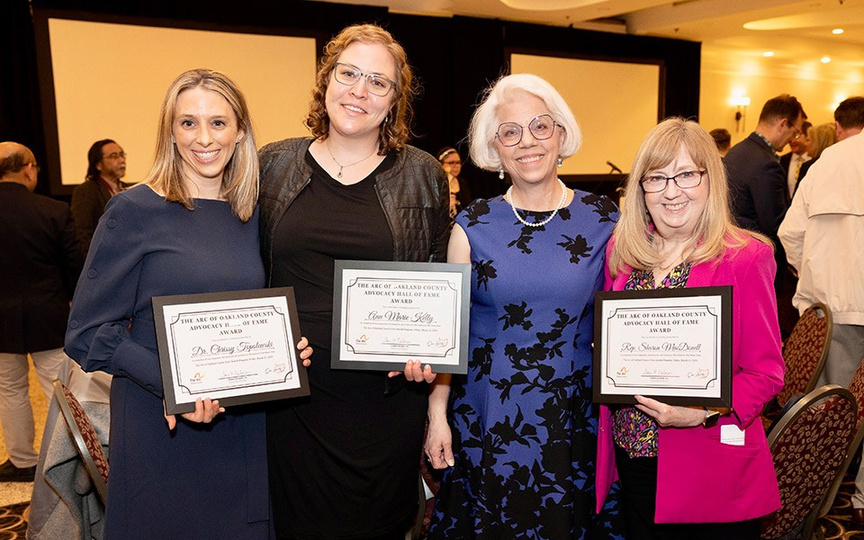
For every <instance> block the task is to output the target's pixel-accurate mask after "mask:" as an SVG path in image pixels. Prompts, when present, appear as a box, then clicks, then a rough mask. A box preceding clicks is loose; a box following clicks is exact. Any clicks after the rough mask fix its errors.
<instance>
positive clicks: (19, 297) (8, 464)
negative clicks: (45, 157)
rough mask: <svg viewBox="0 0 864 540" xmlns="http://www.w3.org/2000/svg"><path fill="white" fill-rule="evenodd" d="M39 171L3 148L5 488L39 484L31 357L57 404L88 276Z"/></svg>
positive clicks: (0, 328)
mask: <svg viewBox="0 0 864 540" xmlns="http://www.w3.org/2000/svg"><path fill="white" fill-rule="evenodd" d="M38 173H39V165H37V164H36V158H35V156H33V152H31V151H30V149H29V148H27V147H26V146H24V145H21V144H18V143H14V142H0V253H2V254H3V263H2V264H0V426H2V428H3V441H4V442H5V443H6V451H7V452H8V453H9V459H8V460H6V461H5V462H4V463H3V464H2V465H0V482H32V481H33V476H34V473H35V471H36V460H37V457H38V456H37V454H36V450H35V449H34V447H33V441H34V438H35V436H36V431H35V426H34V421H33V408H32V406H31V404H30V393H29V390H30V384H29V381H28V371H29V366H30V364H29V363H28V361H27V355H28V353H29V354H30V357H31V358H32V359H33V367H34V368H35V369H36V375H37V376H38V378H39V384H40V386H41V387H42V390H43V391H44V392H45V398H46V399H47V400H48V402H49V403H50V401H51V396H52V395H54V389H53V387H52V385H51V384H52V381H54V379H56V378H57V375H58V374H59V373H60V369H61V368H62V366H63V363H64V362H65V361H66V355H65V354H63V333H64V329H65V328H66V318H67V317H68V316H69V300H71V299H72V293H73V292H74V290H75V282H76V281H77V280H78V274H80V272H81V264H82V258H81V254H80V252H79V250H78V243H77V242H76V240H75V228H74V226H73V224H72V215H71V214H70V213H69V205H67V204H66V203H64V202H60V201H55V200H53V199H49V198H48V197H43V196H42V195H36V194H35V193H33V190H34V189H35V188H36V181H37V175H38Z"/></svg>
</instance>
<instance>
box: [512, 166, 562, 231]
mask: <svg viewBox="0 0 864 540" xmlns="http://www.w3.org/2000/svg"><path fill="white" fill-rule="evenodd" d="M558 184H560V185H561V200H560V201H558V206H556V207H555V209H554V210H552V214H551V215H550V216H549V217H547V218H546V219H544V220H543V221H538V222H536V223H528V222H527V221H525V220H524V219H523V218H522V216H520V215H519V211H518V210H516V205H515V204H513V186H510V187H509V188H507V202H509V203H510V208H512V209H513V215H514V216H516V219H518V220H519V222H520V223H521V224H522V225H526V226H528V227H542V226H543V225H546V224H547V223H549V222H550V221H552V218H554V217H555V216H556V215H557V214H558V210H561V209H562V208H564V201H566V200H567V186H565V185H564V182H562V181H561V179H560V178H559V179H558Z"/></svg>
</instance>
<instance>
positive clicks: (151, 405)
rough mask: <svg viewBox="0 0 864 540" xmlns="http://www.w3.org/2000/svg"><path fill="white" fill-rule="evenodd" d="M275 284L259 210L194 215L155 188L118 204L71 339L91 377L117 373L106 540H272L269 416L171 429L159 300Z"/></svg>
mask: <svg viewBox="0 0 864 540" xmlns="http://www.w3.org/2000/svg"><path fill="white" fill-rule="evenodd" d="M263 286H264V269H263V266H262V264H261V256H260V253H259V244H258V214H257V212H256V214H255V216H254V217H253V219H251V220H249V222H247V223H242V222H241V221H240V220H238V219H237V218H236V217H235V216H234V215H233V214H232V213H231V208H230V205H229V204H228V203H227V202H224V201H214V200H202V199H196V200H195V210H193V211H190V210H186V209H185V208H183V207H182V206H181V205H180V204H178V203H169V202H166V201H165V199H164V198H163V197H161V196H159V195H157V194H156V193H154V192H153V191H152V190H151V189H150V188H149V187H146V186H138V187H135V188H132V189H130V190H128V191H125V192H123V193H120V194H119V195H116V196H115V197H113V198H112V199H111V201H110V202H109V203H108V206H107V208H106V211H105V215H104V216H103V217H102V219H101V220H100V222H99V226H98V227H97V229H96V233H95V235H94V236H93V242H92V244H91V248H90V252H89V255H88V257H87V262H86V264H85V267H84V271H83V272H82V274H81V279H80V281H79V283H78V288H77V289H76V292H75V298H74V300H73V303H72V313H71V315H70V319H69V327H68V330H67V334H66V353H67V354H69V356H71V357H72V358H73V359H74V360H75V361H76V362H78V363H79V364H81V366H82V367H83V368H84V369H85V370H86V371H95V370H102V371H106V372H108V373H110V374H112V375H114V381H113V383H112V386H111V436H110V456H109V459H110V466H111V470H110V473H109V481H108V507H107V510H106V512H107V515H106V529H105V537H106V538H108V539H123V540H127V539H135V538H141V539H147V540H152V539H154V538H189V539H199V538H200V539H222V538H224V539H236V538H243V539H255V538H261V539H265V538H267V537H268V533H269V530H270V521H269V499H268V489H267V451H266V442H265V441H266V437H265V417H264V414H263V412H261V410H260V409H256V408H243V407H236V408H231V409H229V410H227V411H226V412H225V413H224V414H221V415H219V416H218V417H217V418H216V420H214V421H213V422H212V423H210V424H193V423H188V422H186V421H184V420H182V419H180V418H178V421H177V427H176V429H175V430H174V432H173V433H172V432H169V431H168V427H167V424H166V422H165V419H164V416H163V414H164V412H163V405H162V381H161V377H160V371H159V360H158V356H157V354H156V340H155V327H154V323H153V312H152V308H151V303H150V298H151V297H152V296H160V295H173V294H193V293H203V292H218V291H231V290H243V289H258V288H262V287H263Z"/></svg>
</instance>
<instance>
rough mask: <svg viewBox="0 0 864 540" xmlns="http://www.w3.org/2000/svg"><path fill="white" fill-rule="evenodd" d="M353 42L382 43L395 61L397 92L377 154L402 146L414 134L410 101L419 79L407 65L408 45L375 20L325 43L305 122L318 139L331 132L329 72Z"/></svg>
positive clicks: (415, 92)
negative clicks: (328, 106)
mask: <svg viewBox="0 0 864 540" xmlns="http://www.w3.org/2000/svg"><path fill="white" fill-rule="evenodd" d="M354 42H360V43H377V44H381V45H383V46H384V47H385V48H386V49H387V50H388V51H389V52H390V54H391V55H392V56H393V60H394V61H395V62H396V86H395V87H394V92H395V95H394V97H393V101H392V103H391V104H390V110H389V111H388V112H387V117H386V118H385V119H384V122H382V124H381V129H380V130H379V133H378V154H380V155H382V156H383V155H385V154H387V152H389V151H390V150H397V151H398V150H401V149H402V148H403V147H404V146H405V143H407V142H408V138H409V137H410V135H411V120H412V118H413V116H414V110H413V108H412V107H411V102H412V101H413V99H414V96H416V95H417V91H418V89H417V83H416V81H415V79H414V73H413V71H412V70H411V66H409V65H408V55H406V54H405V49H403V48H402V45H400V44H399V43H398V42H397V41H396V40H395V39H393V36H392V35H390V32H388V31H387V30H384V29H383V28H381V27H380V26H376V25H374V24H355V25H353V26H349V27H347V28H345V29H343V30H342V31H341V32H339V35H337V36H336V37H334V38H333V39H331V40H330V42H329V43H327V45H326V46H325V47H324V54H323V56H322V57H321V60H320V61H319V62H318V73H317V74H316V75H315V88H314V89H313V90H312V101H311V102H310V103H309V114H307V115H306V126H307V127H308V128H309V129H310V130H311V131H312V135H313V136H314V137H315V138H316V139H318V140H321V141H323V140H325V139H326V138H327V137H328V135H329V134H330V117H329V116H328V115H327V107H326V104H325V96H326V94H327V87H328V86H329V84H330V80H331V77H330V74H331V73H332V72H333V66H334V65H335V64H336V62H337V61H338V60H339V56H340V55H341V54H342V52H343V51H345V49H346V48H347V47H348V46H349V45H351V44H352V43H354Z"/></svg>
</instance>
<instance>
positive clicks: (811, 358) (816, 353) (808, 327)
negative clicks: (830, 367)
mask: <svg viewBox="0 0 864 540" xmlns="http://www.w3.org/2000/svg"><path fill="white" fill-rule="evenodd" d="M833 326H834V324H833V320H832V317H831V310H830V309H828V306H826V305H825V304H822V303H821V302H817V303H815V304H813V305H812V306H810V307H808V308H807V309H806V310H805V311H804V313H802V314H801V318H800V319H798V322H797V323H795V327H794V328H793V329H792V333H791V334H790V335H789V339H787V340H786V343H784V344H783V363H784V364H785V365H786V373H785V375H784V376H783V390H781V391H780V393H779V394H777V404H778V405H779V406H780V407H783V406H784V405H786V401H788V400H789V398H791V397H792V396H794V395H795V394H807V393H808V392H811V391H812V390H813V389H814V388H816V382H817V381H818V380H819V375H821V374H822V368H823V367H824V366H825V358H826V357H827V356H828V345H829V344H830V343H831V332H832V330H833Z"/></svg>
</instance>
